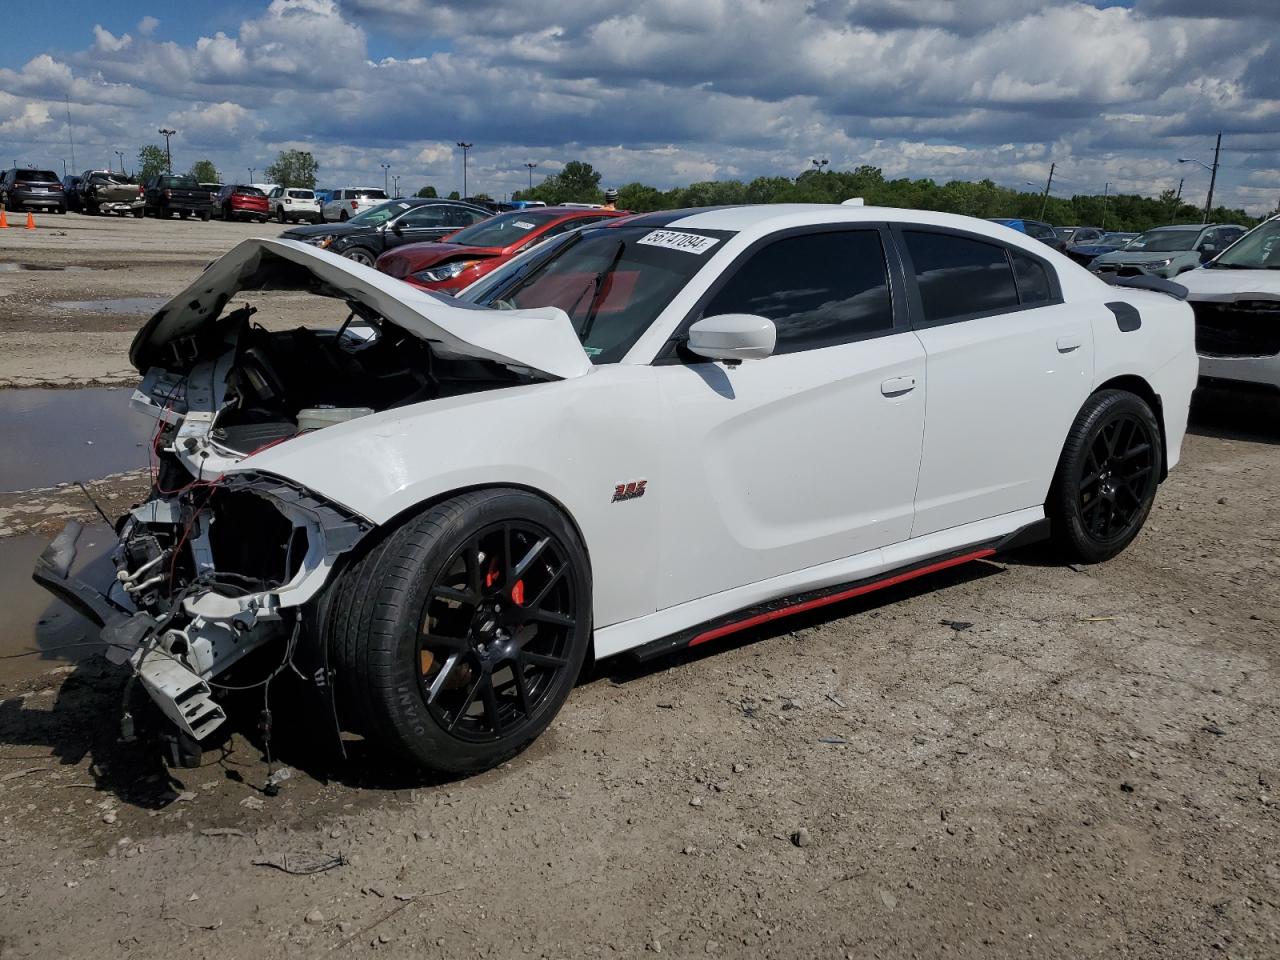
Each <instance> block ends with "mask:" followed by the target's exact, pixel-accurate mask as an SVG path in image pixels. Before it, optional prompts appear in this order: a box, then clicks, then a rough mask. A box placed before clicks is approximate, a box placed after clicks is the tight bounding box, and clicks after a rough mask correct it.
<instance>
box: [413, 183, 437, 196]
mask: <svg viewBox="0 0 1280 960" xmlns="http://www.w3.org/2000/svg"><path fill="white" fill-rule="evenodd" d="M414 196H415V197H438V196H440V194H438V193H436V188H435V187H433V186H431V184H427V185H426V186H425V187H419V188H418V192H417V193H415V194H414Z"/></svg>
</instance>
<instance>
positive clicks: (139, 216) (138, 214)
mask: <svg viewBox="0 0 1280 960" xmlns="http://www.w3.org/2000/svg"><path fill="white" fill-rule="evenodd" d="M145 213H146V211H145V210H135V211H133V215H134V217H136V218H137V219H138V220H141V219H142V217H143V214H145ZM205 219H208V218H207V217H206V218H205Z"/></svg>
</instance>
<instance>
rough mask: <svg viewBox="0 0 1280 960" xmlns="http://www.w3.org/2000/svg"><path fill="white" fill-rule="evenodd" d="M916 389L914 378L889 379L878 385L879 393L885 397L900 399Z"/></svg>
mask: <svg viewBox="0 0 1280 960" xmlns="http://www.w3.org/2000/svg"><path fill="white" fill-rule="evenodd" d="M915 388H916V378H915V377H890V378H889V379H888V380H886V381H884V382H883V383H882V384H880V392H881V393H883V394H884V395H885V396H886V397H900V396H902V395H903V394H904V393H910V392H911V391H912V390H914V389H915Z"/></svg>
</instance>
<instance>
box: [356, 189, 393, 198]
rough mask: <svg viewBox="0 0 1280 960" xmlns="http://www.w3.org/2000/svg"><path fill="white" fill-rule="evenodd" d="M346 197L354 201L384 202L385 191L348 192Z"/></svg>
mask: <svg viewBox="0 0 1280 960" xmlns="http://www.w3.org/2000/svg"><path fill="white" fill-rule="evenodd" d="M347 196H348V197H350V198H354V199H356V200H385V199H387V192H386V191H385V190H348V191H347Z"/></svg>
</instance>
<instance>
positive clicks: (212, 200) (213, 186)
mask: <svg viewBox="0 0 1280 960" xmlns="http://www.w3.org/2000/svg"><path fill="white" fill-rule="evenodd" d="M200 186H202V187H204V188H205V189H206V190H208V191H209V206H211V207H213V206H216V205H217V201H218V194H219V193H221V192H222V188H223V187H224V186H226V184H223V183H202V184H200Z"/></svg>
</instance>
